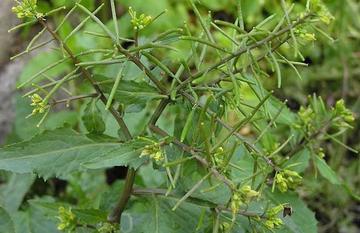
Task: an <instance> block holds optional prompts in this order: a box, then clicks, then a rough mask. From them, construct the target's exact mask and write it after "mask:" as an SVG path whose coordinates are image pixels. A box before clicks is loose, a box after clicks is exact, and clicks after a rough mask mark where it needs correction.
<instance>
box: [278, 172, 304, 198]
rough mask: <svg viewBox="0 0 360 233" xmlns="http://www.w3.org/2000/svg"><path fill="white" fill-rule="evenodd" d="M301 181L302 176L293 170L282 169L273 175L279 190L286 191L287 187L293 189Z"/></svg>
mask: <svg viewBox="0 0 360 233" xmlns="http://www.w3.org/2000/svg"><path fill="white" fill-rule="evenodd" d="M301 181H302V177H301V176H300V175H299V174H298V173H297V172H295V171H291V170H286V169H285V170H283V171H281V172H278V173H277V174H276V176H275V183H276V186H277V187H278V189H279V190H280V192H282V193H283V192H286V191H287V190H288V189H295V188H296V187H297V186H298V185H299V184H300V183H301Z"/></svg>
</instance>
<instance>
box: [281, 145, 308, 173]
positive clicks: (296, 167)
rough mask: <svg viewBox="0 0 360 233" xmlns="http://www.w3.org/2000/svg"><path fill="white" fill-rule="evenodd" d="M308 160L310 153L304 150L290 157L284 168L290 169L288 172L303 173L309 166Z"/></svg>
mask: <svg viewBox="0 0 360 233" xmlns="http://www.w3.org/2000/svg"><path fill="white" fill-rule="evenodd" d="M309 159H310V151H309V149H307V148H305V149H303V150H301V151H299V152H298V153H296V154H295V155H294V156H292V157H291V158H290V159H289V160H288V161H287V162H286V163H285V164H284V166H285V167H291V168H290V170H293V171H296V172H298V173H299V172H303V171H305V169H306V168H307V167H308V165H309Z"/></svg>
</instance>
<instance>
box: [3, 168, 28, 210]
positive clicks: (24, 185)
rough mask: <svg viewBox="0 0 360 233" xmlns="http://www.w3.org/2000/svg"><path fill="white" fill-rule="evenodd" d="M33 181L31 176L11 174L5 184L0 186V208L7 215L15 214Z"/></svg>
mask: <svg viewBox="0 0 360 233" xmlns="http://www.w3.org/2000/svg"><path fill="white" fill-rule="evenodd" d="M34 180H35V176H34V175H31V174H16V173H12V174H11V175H10V177H9V180H8V181H7V183H6V184H4V185H1V186H0V206H2V207H3V208H4V209H6V211H8V212H9V213H13V212H15V211H16V210H17V209H18V208H19V207H20V205H21V203H22V201H23V198H24V196H25V194H26V193H27V191H28V190H29V188H30V186H31V185H32V184H33V182H34Z"/></svg>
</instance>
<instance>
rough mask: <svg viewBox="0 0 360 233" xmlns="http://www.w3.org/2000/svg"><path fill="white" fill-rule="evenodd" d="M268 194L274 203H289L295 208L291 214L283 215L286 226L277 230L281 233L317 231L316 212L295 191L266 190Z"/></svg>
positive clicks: (309, 232) (312, 232)
mask: <svg viewBox="0 0 360 233" xmlns="http://www.w3.org/2000/svg"><path fill="white" fill-rule="evenodd" d="M265 194H266V196H267V197H268V198H269V199H270V200H271V202H272V203H273V204H274V205H279V204H285V203H288V204H290V206H291V207H292V209H293V214H292V215H291V216H286V217H283V216H281V218H282V220H283V222H284V226H283V227H282V228H281V229H279V230H278V231H276V232H281V233H304V232H306V233H316V232H317V221H316V219H315V214H314V213H313V212H312V211H311V210H310V209H309V208H308V207H307V206H306V204H305V203H304V202H303V201H302V200H301V199H299V197H298V196H297V195H296V194H295V193H290V192H287V193H281V192H279V191H275V192H271V191H270V190H269V189H268V190H266V191H265Z"/></svg>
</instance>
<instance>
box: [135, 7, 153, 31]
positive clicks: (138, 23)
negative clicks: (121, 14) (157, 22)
mask: <svg viewBox="0 0 360 233" xmlns="http://www.w3.org/2000/svg"><path fill="white" fill-rule="evenodd" d="M129 14H130V16H131V24H132V25H133V27H134V29H135V30H141V29H143V28H145V27H146V26H147V25H148V24H149V23H151V21H152V17H151V16H150V15H145V14H141V15H140V16H139V17H137V16H136V11H134V10H133V9H132V7H129Z"/></svg>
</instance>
